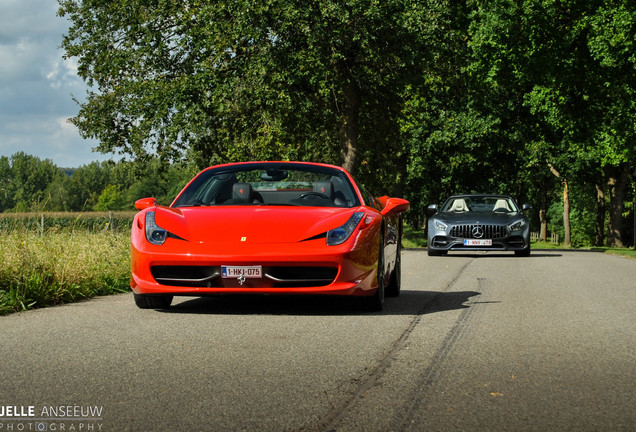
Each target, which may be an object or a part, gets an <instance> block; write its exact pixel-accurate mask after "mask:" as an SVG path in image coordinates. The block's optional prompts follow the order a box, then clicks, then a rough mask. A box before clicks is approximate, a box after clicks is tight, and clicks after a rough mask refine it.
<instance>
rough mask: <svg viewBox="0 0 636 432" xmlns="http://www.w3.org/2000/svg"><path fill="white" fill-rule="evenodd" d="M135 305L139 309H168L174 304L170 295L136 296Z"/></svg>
mask: <svg viewBox="0 0 636 432" xmlns="http://www.w3.org/2000/svg"><path fill="white" fill-rule="evenodd" d="M134 296H135V304H136V305H137V307H138V308H139V309H167V308H169V307H170V303H172V296H170V295H146V294H135V295H134Z"/></svg>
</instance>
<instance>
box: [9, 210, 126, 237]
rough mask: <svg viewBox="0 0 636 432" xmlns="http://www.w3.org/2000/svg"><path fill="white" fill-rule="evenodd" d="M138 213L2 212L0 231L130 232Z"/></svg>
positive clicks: (42, 232)
mask: <svg viewBox="0 0 636 432" xmlns="http://www.w3.org/2000/svg"><path fill="white" fill-rule="evenodd" d="M135 214H136V212H134V211H125V212H121V211H120V212H113V211H111V212H82V213H72V212H55V213H0V232H2V233H8V232H15V231H22V232H37V233H39V234H40V235H44V234H46V233H48V232H74V231H82V232H102V231H116V232H122V231H129V230H130V227H131V226H132V222H133V218H134V216H135Z"/></svg>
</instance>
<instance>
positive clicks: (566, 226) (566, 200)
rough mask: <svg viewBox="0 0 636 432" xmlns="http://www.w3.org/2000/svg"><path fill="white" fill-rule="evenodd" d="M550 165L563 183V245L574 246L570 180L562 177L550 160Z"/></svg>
mask: <svg viewBox="0 0 636 432" xmlns="http://www.w3.org/2000/svg"><path fill="white" fill-rule="evenodd" d="M548 166H549V167H550V171H551V172H552V174H554V175H555V176H556V177H558V178H560V179H561V184H562V185H563V231H564V233H563V234H564V237H565V238H564V239H563V246H565V247H570V246H572V234H571V227H570V188H569V185H568V180H567V179H566V178H565V177H561V174H560V173H559V172H558V171H557V170H556V168H554V167H553V166H552V164H551V163H550V162H548Z"/></svg>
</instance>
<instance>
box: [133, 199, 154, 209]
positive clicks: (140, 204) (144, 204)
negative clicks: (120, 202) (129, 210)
mask: <svg viewBox="0 0 636 432" xmlns="http://www.w3.org/2000/svg"><path fill="white" fill-rule="evenodd" d="M156 205H157V200H156V199H155V198H142V199H139V200H137V201H135V208H136V209H137V210H143V209H147V208H149V207H154V206H156Z"/></svg>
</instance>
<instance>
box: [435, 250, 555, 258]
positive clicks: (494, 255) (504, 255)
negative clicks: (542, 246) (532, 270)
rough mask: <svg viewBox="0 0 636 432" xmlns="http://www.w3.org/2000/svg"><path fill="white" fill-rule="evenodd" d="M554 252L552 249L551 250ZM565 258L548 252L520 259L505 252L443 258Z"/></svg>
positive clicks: (465, 254) (451, 255)
mask: <svg viewBox="0 0 636 432" xmlns="http://www.w3.org/2000/svg"><path fill="white" fill-rule="evenodd" d="M550 250H552V249H550ZM561 256H563V254H560V253H553V252H550V253H548V252H547V251H546V252H535V251H532V253H531V254H530V255H529V256H527V257H518V256H515V255H514V254H510V253H505V252H500V253H497V252H485V251H484V252H481V251H480V252H477V251H475V252H450V253H448V254H447V255H443V257H445V258H452V257H457V258H460V257H461V258H480V259H484V258H514V259H517V260H526V259H529V258H558V257H561ZM434 258H435V259H439V258H441V257H434Z"/></svg>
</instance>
